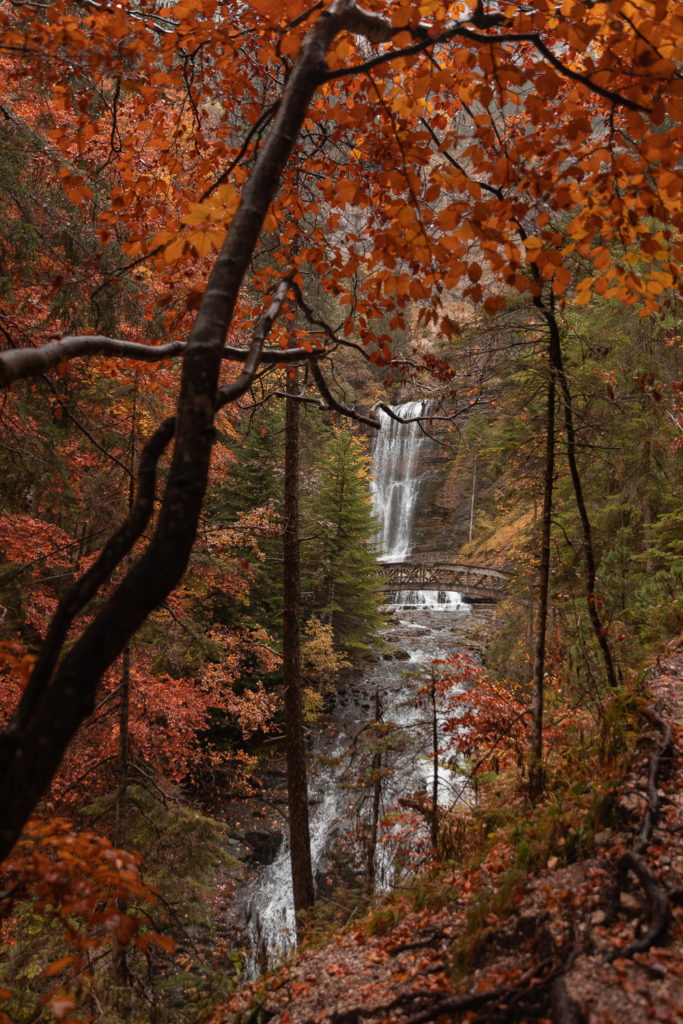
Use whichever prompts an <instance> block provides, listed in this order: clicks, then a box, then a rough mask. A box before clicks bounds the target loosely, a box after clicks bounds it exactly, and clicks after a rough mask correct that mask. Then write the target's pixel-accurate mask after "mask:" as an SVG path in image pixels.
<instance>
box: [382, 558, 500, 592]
mask: <svg viewBox="0 0 683 1024" xmlns="http://www.w3.org/2000/svg"><path fill="white" fill-rule="evenodd" d="M380 568H381V573H382V577H383V589H385V590H407V589H415V590H420V589H430V590H458V589H462V588H467V589H468V590H481V591H489V592H496V593H502V592H504V591H505V590H506V584H507V582H508V580H509V579H510V577H511V573H510V572H509V571H508V570H506V569H504V568H500V567H495V566H490V565H470V564H468V563H466V562H382V563H380Z"/></svg>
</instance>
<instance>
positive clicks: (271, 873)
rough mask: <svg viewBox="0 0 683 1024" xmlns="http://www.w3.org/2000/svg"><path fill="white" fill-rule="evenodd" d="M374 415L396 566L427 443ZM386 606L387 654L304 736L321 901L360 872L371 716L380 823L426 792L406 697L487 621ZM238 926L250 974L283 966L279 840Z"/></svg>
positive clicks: (285, 909) (451, 607) (379, 857)
mask: <svg viewBox="0 0 683 1024" xmlns="http://www.w3.org/2000/svg"><path fill="white" fill-rule="evenodd" d="M423 409H424V403H421V402H410V403H406V404H405V405H403V406H399V407H397V410H396V411H397V412H398V413H399V414H400V415H402V416H404V417H406V418H409V417H412V416H416V415H419V414H420V413H421V412H423ZM381 416H382V417H383V424H382V430H381V431H380V432H379V437H378V439H377V441H376V442H375V445H374V449H373V476H374V482H373V500H374V506H375V510H376V514H377V517H378V522H379V528H378V535H377V538H376V540H377V543H378V547H379V549H380V551H381V552H382V556H383V557H384V559H386V560H390V561H392V562H396V561H402V560H405V559H406V558H407V557H408V556H409V555H410V552H411V546H412V536H413V525H414V517H415V508H416V504H417V496H418V493H419V489H420V486H421V484H422V483H423V482H424V478H425V476H426V474H422V475H421V474H420V472H419V469H420V459H419V453H420V449H421V447H422V446H423V445H424V444H430V443H432V442H431V441H430V440H429V438H427V437H426V436H425V435H424V434H423V433H422V432H421V431H420V430H419V425H418V424H416V423H414V424H400V423H397V422H396V421H395V420H392V419H391V418H390V417H388V416H387V415H386V414H385V413H381ZM387 599H388V605H389V607H388V609H387V611H388V612H389V618H388V624H387V626H386V628H385V629H384V630H383V633H382V638H381V639H382V641H384V645H385V646H384V650H383V651H382V653H381V654H380V655H379V656H378V657H377V658H376V660H374V661H373V662H370V663H365V664H364V665H361V666H360V667H358V668H356V669H355V670H354V671H353V672H352V673H349V674H347V675H346V677H345V678H344V679H343V680H342V682H341V684H340V686H339V688H338V690H337V693H336V694H335V698H334V702H333V706H332V707H331V709H330V710H329V713H328V714H326V715H325V716H324V721H323V722H321V724H320V727H319V728H316V730H315V733H314V735H313V737H312V740H311V746H310V761H309V776H308V785H309V804H310V832H311V857H312V862H313V872H314V877H315V881H316V888H317V890H318V891H319V892H320V893H322V894H323V896H324V895H325V892H326V889H327V888H328V887H329V884H330V883H329V881H328V877H327V876H328V873H333V872H332V868H333V867H334V869H335V872H336V875H337V876H338V874H339V863H340V860H341V863H342V867H343V868H344V867H345V868H346V870H347V871H348V873H349V877H352V876H353V875H354V872H355V875H356V877H358V876H359V875H361V874H362V873H363V871H364V869H366V868H367V865H366V864H364V863H363V858H364V857H367V856H368V854H367V836H368V834H369V829H370V826H369V820H370V816H371V808H372V793H371V791H372V785H371V784H370V783H369V782H366V783H365V784H364V782H363V779H364V778H368V777H369V771H370V762H371V758H372V753H371V751H372V750H373V749H374V750H376V749H377V741H376V740H375V742H374V747H373V742H372V737H373V736H376V735H377V733H373V728H375V727H374V726H373V725H372V723H374V722H375V720H376V718H377V711H378V710H379V712H380V714H379V718H380V720H381V722H382V723H384V726H385V727H386V728H385V731H384V733H383V735H384V740H383V742H384V747H385V751H384V753H383V755H382V756H383V757H384V762H383V764H382V770H381V776H382V783H381V792H380V800H379V803H380V807H379V810H380V815H379V816H380V817H381V818H384V817H385V816H386V815H387V813H388V812H389V813H390V812H391V810H392V808H395V807H396V806H397V804H398V802H399V800H400V798H401V797H402V796H403V795H404V794H419V793H422V792H425V791H426V789H427V787H428V786H431V779H432V772H433V765H432V760H431V757H430V756H429V754H430V751H431V744H432V739H431V722H430V721H429V718H428V715H427V712H426V710H425V708H423V707H419V706H416V699H415V698H416V691H417V688H418V686H419V684H420V681H421V680H424V678H425V676H428V675H429V671H430V663H431V661H432V659H434V658H441V657H444V656H446V655H447V654H450V653H452V652H453V651H455V650H466V651H467V652H468V653H469V654H470V655H472V656H473V657H474V658H475V660H477V659H478V658H479V656H480V653H481V651H482V650H483V647H484V643H485V636H486V632H487V625H488V623H489V622H490V619H491V616H492V609H491V606H490V605H469V604H467V603H466V602H464V601H463V600H462V598H461V597H460V595H459V594H457V593H455V592H453V591H441V592H434V591H402V592H398V593H395V594H392V595H387ZM375 767H376V765H375ZM376 776H377V772H376V771H375V775H374V776H373V778H375V777H376ZM439 792H440V803H442V804H444V805H446V806H450V805H451V804H452V803H453V802H454V801H455V800H457V798H458V794H459V793H462V776H459V775H458V772H457V769H456V768H452V767H449V766H448V765H440V767H439ZM425 833H426V823H425ZM395 845H396V844H395V843H394V842H393V839H392V836H391V835H386V834H385V836H384V841H383V842H382V843H380V844H378V845H377V847H376V852H375V858H374V878H375V889H376V890H379V891H381V890H383V889H387V888H388V887H390V886H391V884H392V882H393V880H394V877H395V874H396V871H397V867H396V863H395V855H396V849H395ZM247 920H248V925H247V927H248V931H249V934H250V937H251V941H252V943H253V947H254V953H253V955H252V959H251V962H249V963H248V964H247V969H248V970H249V971H250V972H251V973H253V974H255V973H257V971H258V968H259V965H262V964H264V963H272V962H274V961H276V960H278V959H280V958H281V957H282V956H283V955H285V954H286V953H287V951H288V950H290V949H292V948H293V946H294V945H295V943H296V933H295V920H294V909H293V904H292V895H291V874H290V862H289V843H288V840H287V836H286V835H285V838H284V840H283V842H282V844H281V846H280V849H279V851H278V853H277V856H276V858H275V860H274V861H273V863H272V864H270V865H268V866H265V867H264V868H263V869H262V871H261V872H260V873H259V875H258V877H257V878H256V879H255V880H254V882H253V883H252V885H251V886H250V892H249V894H248V899H247Z"/></svg>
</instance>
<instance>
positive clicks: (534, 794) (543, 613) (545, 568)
mask: <svg viewBox="0 0 683 1024" xmlns="http://www.w3.org/2000/svg"><path fill="white" fill-rule="evenodd" d="M555 390H556V388H555V371H554V369H553V368H552V367H551V370H550V377H549V378H548V405H547V413H546V447H545V469H544V472H543V510H542V512H541V553H540V558H539V563H538V600H537V606H536V630H535V634H534V674H533V681H532V690H531V735H530V737H529V755H530V756H529V799H530V800H531V801H532V802H533V801H535V800H537V799H538V797H539V796H540V795H541V793H542V792H543V786H544V770H543V696H544V694H543V676H544V673H545V641H546V630H547V624H548V590H549V580H550V527H551V519H552V510H553V477H554V473H555Z"/></svg>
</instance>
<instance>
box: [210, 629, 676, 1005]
mask: <svg viewBox="0 0 683 1024" xmlns="http://www.w3.org/2000/svg"><path fill="white" fill-rule="evenodd" d="M647 688H648V691H649V698H650V706H649V708H648V709H647V710H646V711H645V713H644V716H643V731H642V735H641V736H640V738H639V742H638V753H637V757H636V759H635V761H634V763H633V765H632V769H631V771H630V773H629V774H628V775H627V777H626V778H625V779H624V780H623V781H622V783H621V784H620V786H619V788H618V790H617V791H616V792H615V793H614V794H613V799H612V806H611V811H610V827H608V828H607V827H602V828H600V829H599V830H598V832H597V833H596V834H594V835H592V836H591V837H590V841H589V843H588V844H587V847H586V849H585V850H584V851H583V854H582V856H581V857H580V858H579V859H575V860H572V861H571V862H568V863H562V849H563V846H564V837H562V836H561V837H559V838H558V839H557V840H556V849H557V853H551V855H550V856H549V857H548V859H547V861H546V863H545V867H544V868H543V869H542V870H538V871H536V872H535V873H526V872H520V871H519V870H514V858H515V852H514V851H513V849H512V848H511V847H510V845H508V844H505V843H497V842H495V840H494V843H493V845H490V844H489V849H488V852H487V854H486V856H485V857H484V858H483V860H480V861H479V863H478V864H477V865H476V866H473V867H469V868H455V869H452V870H451V871H449V872H448V874H446V875H444V874H441V876H440V877H439V880H438V883H436V882H435V883H433V884H432V886H431V887H430V885H428V884H425V886H424V887H423V888H422V889H421V890H420V893H419V894H418V895H417V896H415V895H414V894H413V896H412V898H411V897H409V896H406V897H404V898H400V899H399V898H394V899H392V900H387V901H386V903H385V904H384V905H383V906H381V907H379V908H378V909H376V910H374V912H373V913H372V914H370V915H369V916H368V917H367V918H366V919H365V920H364V921H362V922H361V923H360V924H358V925H357V926H355V927H354V928H353V930H351V931H348V932H347V933H346V934H343V935H341V936H340V937H339V938H337V939H336V941H334V942H333V943H332V944H331V945H328V946H326V947H325V948H321V949H317V950H314V951H310V952H304V953H303V954H302V955H300V956H299V958H298V959H297V960H296V961H295V962H294V963H293V964H292V965H291V966H287V967H284V968H282V969H280V970H279V971H278V972H275V973H274V974H272V975H271V976H269V977H268V978H266V979H264V980H262V981H261V982H257V983H253V984H252V985H250V986H249V987H247V988H246V989H245V990H243V991H242V992H241V993H239V994H237V995H236V996H235V997H234V998H233V999H232V1000H231V1002H230V1003H229V1004H228V1005H226V1006H224V1007H223V1008H221V1009H220V1010H219V1011H217V1013H216V1014H215V1016H214V1017H213V1021H212V1024H228V1022H231V1024H233V1022H237V1021H254V1022H255V1021H272V1022H273V1024H313V1022H317V1021H322V1020H325V1021H330V1022H333V1024H380V1022H383V1024H389V1022H397V1024H427V1022H430V1021H434V1022H438V1021H459V1020H465V1019H466V1020H467V1021H477V1022H487V1024H504V1022H505V1024H513V1022H523V1021H528V1022H531V1021H538V1022H542V1021H548V1020H550V1021H552V1024H580V1022H585V1024H615V1022H619V1024H620V1022H626V1021H628V1022H629V1024H654V1022H655V1021H672V1022H673V1021H679V1020H680V1019H681V1018H680V1008H681V1006H683V955H682V954H683V943H682V939H683V910H681V904H682V903H683V759H682V758H681V743H682V741H683V733H682V730H681V727H680V724H679V723H680V722H681V721H682V720H683V637H679V639H678V641H676V642H674V643H673V644H671V645H669V647H668V648H667V650H666V652H665V653H664V654H663V655H662V656H661V657H660V658H658V659H657V661H656V663H655V665H653V666H652V668H651V670H650V672H649V673H648V679H647ZM518 853H519V851H517V857H518ZM568 859H569V858H568Z"/></svg>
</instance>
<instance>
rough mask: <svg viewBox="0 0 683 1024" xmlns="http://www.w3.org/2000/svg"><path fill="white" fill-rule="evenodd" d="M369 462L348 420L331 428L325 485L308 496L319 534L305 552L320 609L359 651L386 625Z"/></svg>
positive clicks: (338, 636)
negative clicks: (376, 552) (382, 607)
mask: <svg viewBox="0 0 683 1024" xmlns="http://www.w3.org/2000/svg"><path fill="white" fill-rule="evenodd" d="M369 463H370V457H369V455H368V453H367V446H366V443H365V442H364V440H363V439H362V438H360V437H358V436H356V435H355V434H354V433H352V431H351V430H350V429H349V427H348V426H347V425H346V424H343V425H340V426H336V427H334V428H333V429H332V433H331V436H330V440H329V442H328V444H327V445H325V447H324V448H323V450H322V452H321V454H320V455H319V457H318V466H319V473H320V486H319V489H318V490H317V493H316V494H315V495H312V496H311V497H310V498H309V520H310V521H311V522H312V524H314V525H315V528H316V529H315V533H316V536H315V537H314V539H313V540H312V542H311V548H310V550H309V551H308V552H307V553H306V555H305V562H306V576H307V583H309V584H310V587H311V589H312V591H313V597H314V601H315V604H316V606H317V607H316V609H315V610H316V612H317V613H318V614H320V615H321V616H322V617H323V618H324V619H325V620H326V621H328V622H330V623H331V625H332V628H333V630H334V636H335V640H336V641H337V643H338V644H339V645H341V646H342V647H344V648H346V649H347V650H348V651H350V652H354V651H355V652H357V653H363V652H364V651H366V650H368V649H369V646H370V644H371V642H372V639H373V637H374V636H375V635H376V633H377V631H378V629H379V628H380V626H381V624H382V618H381V615H380V613H379V610H378V609H379V605H380V603H381V599H382V597H381V594H382V592H381V580H380V575H379V571H378V568H377V561H376V557H375V551H374V545H373V541H372V538H373V536H374V535H375V533H376V532H377V523H376V521H375V518H374V515H373V511H372V501H371V497H370V490H369V472H370V471H369ZM311 532H313V530H311Z"/></svg>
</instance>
